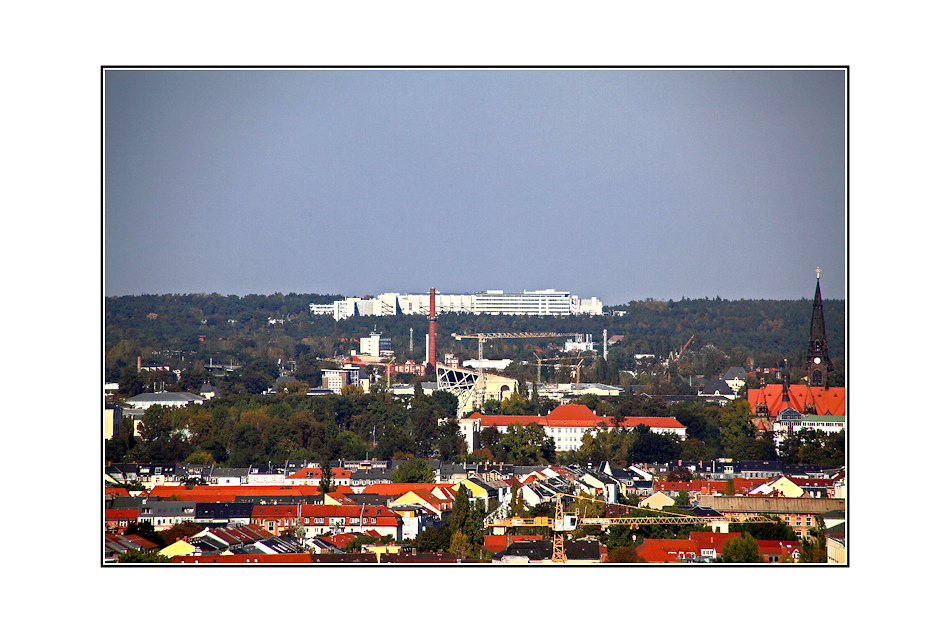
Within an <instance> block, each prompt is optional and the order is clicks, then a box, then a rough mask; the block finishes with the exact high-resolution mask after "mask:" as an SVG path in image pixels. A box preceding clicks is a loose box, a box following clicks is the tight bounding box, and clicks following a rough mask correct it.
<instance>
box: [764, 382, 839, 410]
mask: <svg viewBox="0 0 950 633" xmlns="http://www.w3.org/2000/svg"><path fill="white" fill-rule="evenodd" d="M746 397H747V398H748V400H749V405H750V406H751V407H752V411H753V412H754V411H755V407H756V405H758V404H765V406H766V407H767V408H768V411H769V416H770V417H773V418H774V417H775V416H776V415H778V413H779V412H780V411H781V410H782V409H784V408H786V407H791V408H793V409H795V410H796V411H798V412H799V413H804V412H805V406H806V405H814V406H815V415H846V407H845V387H827V388H822V387H809V386H808V385H789V387H788V401H787V402H785V401H783V400H782V385H765V386H764V387H760V388H758V389H749V391H748V394H747V395H746Z"/></svg>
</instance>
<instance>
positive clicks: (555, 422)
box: [462, 404, 686, 451]
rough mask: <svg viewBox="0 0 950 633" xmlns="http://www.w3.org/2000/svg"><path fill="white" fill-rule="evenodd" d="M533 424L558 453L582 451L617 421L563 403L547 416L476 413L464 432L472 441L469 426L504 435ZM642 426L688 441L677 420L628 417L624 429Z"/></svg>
mask: <svg viewBox="0 0 950 633" xmlns="http://www.w3.org/2000/svg"><path fill="white" fill-rule="evenodd" d="M531 423H535V424H538V425H539V426H541V428H543V429H544V432H545V433H546V434H547V435H548V436H549V437H552V438H553V439H554V447H555V450H558V451H568V450H572V449H577V448H580V446H581V441H582V440H583V437H584V434H585V433H593V434H596V433H599V432H600V431H602V430H609V429H611V428H613V427H615V426H616V420H614V418H612V417H604V416H599V415H597V414H596V413H594V412H593V411H591V410H590V409H588V408H587V407H585V406H584V405H581V404H562V405H560V406H559V407H557V408H555V409H554V410H553V411H551V412H550V413H549V414H547V415H544V416H532V415H484V414H481V413H473V414H471V415H470V416H469V417H468V418H466V419H465V420H464V421H463V423H462V426H464V427H465V428H464V429H463V432H464V433H465V435H466V439H468V435H469V431H470V428H469V427H474V426H477V428H478V430H480V429H484V428H489V427H494V428H496V429H498V431H499V432H502V433H504V432H506V431H507V430H508V428H509V427H511V426H514V425H521V426H527V425H529V424H531ZM641 424H642V425H644V426H646V427H647V428H649V429H650V430H651V431H653V432H654V433H670V434H673V435H676V436H678V437H680V438H682V439H685V438H686V427H685V426H683V425H682V424H680V423H679V422H677V421H676V418H673V417H627V418H624V419H623V421H622V422H621V423H620V426H621V427H623V428H625V429H631V430H632V429H634V428H636V427H637V426H640V425H641ZM473 433H477V431H473Z"/></svg>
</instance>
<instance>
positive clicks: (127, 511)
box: [105, 508, 139, 521]
mask: <svg viewBox="0 0 950 633" xmlns="http://www.w3.org/2000/svg"><path fill="white" fill-rule="evenodd" d="M105 517H106V521H110V520H111V521H118V520H120V519H132V520H133V521H135V520H137V519H138V518H139V510H138V508H106V514H105Z"/></svg>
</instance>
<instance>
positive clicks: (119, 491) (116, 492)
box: [105, 488, 131, 497]
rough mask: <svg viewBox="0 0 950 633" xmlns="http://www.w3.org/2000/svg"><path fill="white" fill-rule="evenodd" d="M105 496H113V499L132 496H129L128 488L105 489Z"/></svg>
mask: <svg viewBox="0 0 950 633" xmlns="http://www.w3.org/2000/svg"><path fill="white" fill-rule="evenodd" d="M105 494H106V495H111V496H113V497H129V496H131V495H129V490H128V488H106V489H105Z"/></svg>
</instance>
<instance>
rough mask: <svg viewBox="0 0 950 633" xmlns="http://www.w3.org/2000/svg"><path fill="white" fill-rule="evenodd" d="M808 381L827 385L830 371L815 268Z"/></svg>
mask: <svg viewBox="0 0 950 633" xmlns="http://www.w3.org/2000/svg"><path fill="white" fill-rule="evenodd" d="M805 358H806V359H807V360H808V366H809V370H808V372H807V375H808V376H809V382H810V384H811V386H812V387H822V388H824V387H827V386H828V372H830V371H831V358H830V357H829V355H828V341H827V339H826V338H825V315H824V312H823V310H822V303H821V269H820V268H818V269H816V270H815V301H814V303H813V304H812V307H811V336H810V338H809V340H808V353H807V354H806V356H805Z"/></svg>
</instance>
